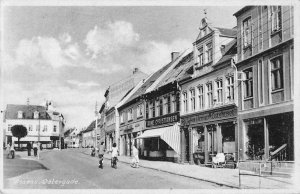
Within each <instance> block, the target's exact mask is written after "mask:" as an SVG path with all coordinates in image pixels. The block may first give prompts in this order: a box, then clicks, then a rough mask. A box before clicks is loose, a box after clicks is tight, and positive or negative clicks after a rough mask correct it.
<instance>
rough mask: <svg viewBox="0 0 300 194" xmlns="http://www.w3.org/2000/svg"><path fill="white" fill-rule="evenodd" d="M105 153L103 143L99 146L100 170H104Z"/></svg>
mask: <svg viewBox="0 0 300 194" xmlns="http://www.w3.org/2000/svg"><path fill="white" fill-rule="evenodd" d="M104 153H105V147H104V142H101V144H100V145H98V157H99V168H102V169H103V157H104Z"/></svg>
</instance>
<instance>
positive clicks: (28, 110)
mask: <svg viewBox="0 0 300 194" xmlns="http://www.w3.org/2000/svg"><path fill="white" fill-rule="evenodd" d="M18 111H22V112H23V117H22V118H23V119H34V117H33V116H34V112H35V111H38V112H39V119H46V120H51V117H50V115H49V114H48V113H47V110H46V107H44V106H38V105H16V104H8V105H7V106H6V111H5V119H18Z"/></svg>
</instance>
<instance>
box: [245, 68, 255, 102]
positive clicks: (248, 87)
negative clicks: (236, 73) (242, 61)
mask: <svg viewBox="0 0 300 194" xmlns="http://www.w3.org/2000/svg"><path fill="white" fill-rule="evenodd" d="M244 73H245V81H244V98H250V97H253V72H252V68H249V69H246V70H244Z"/></svg>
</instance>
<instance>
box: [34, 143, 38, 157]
mask: <svg viewBox="0 0 300 194" xmlns="http://www.w3.org/2000/svg"><path fill="white" fill-rule="evenodd" d="M37 148H38V145H37V142H34V143H33V152H34V156H37Z"/></svg>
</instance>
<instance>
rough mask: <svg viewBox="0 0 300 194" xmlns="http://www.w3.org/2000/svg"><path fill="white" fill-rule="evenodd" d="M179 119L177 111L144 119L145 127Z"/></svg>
mask: <svg viewBox="0 0 300 194" xmlns="http://www.w3.org/2000/svg"><path fill="white" fill-rule="evenodd" d="M178 121H179V112H176V113H172V114H168V115H165V116H161V117H158V118H151V119H147V120H146V127H152V126H157V125H163V124H168V123H173V122H178Z"/></svg>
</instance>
